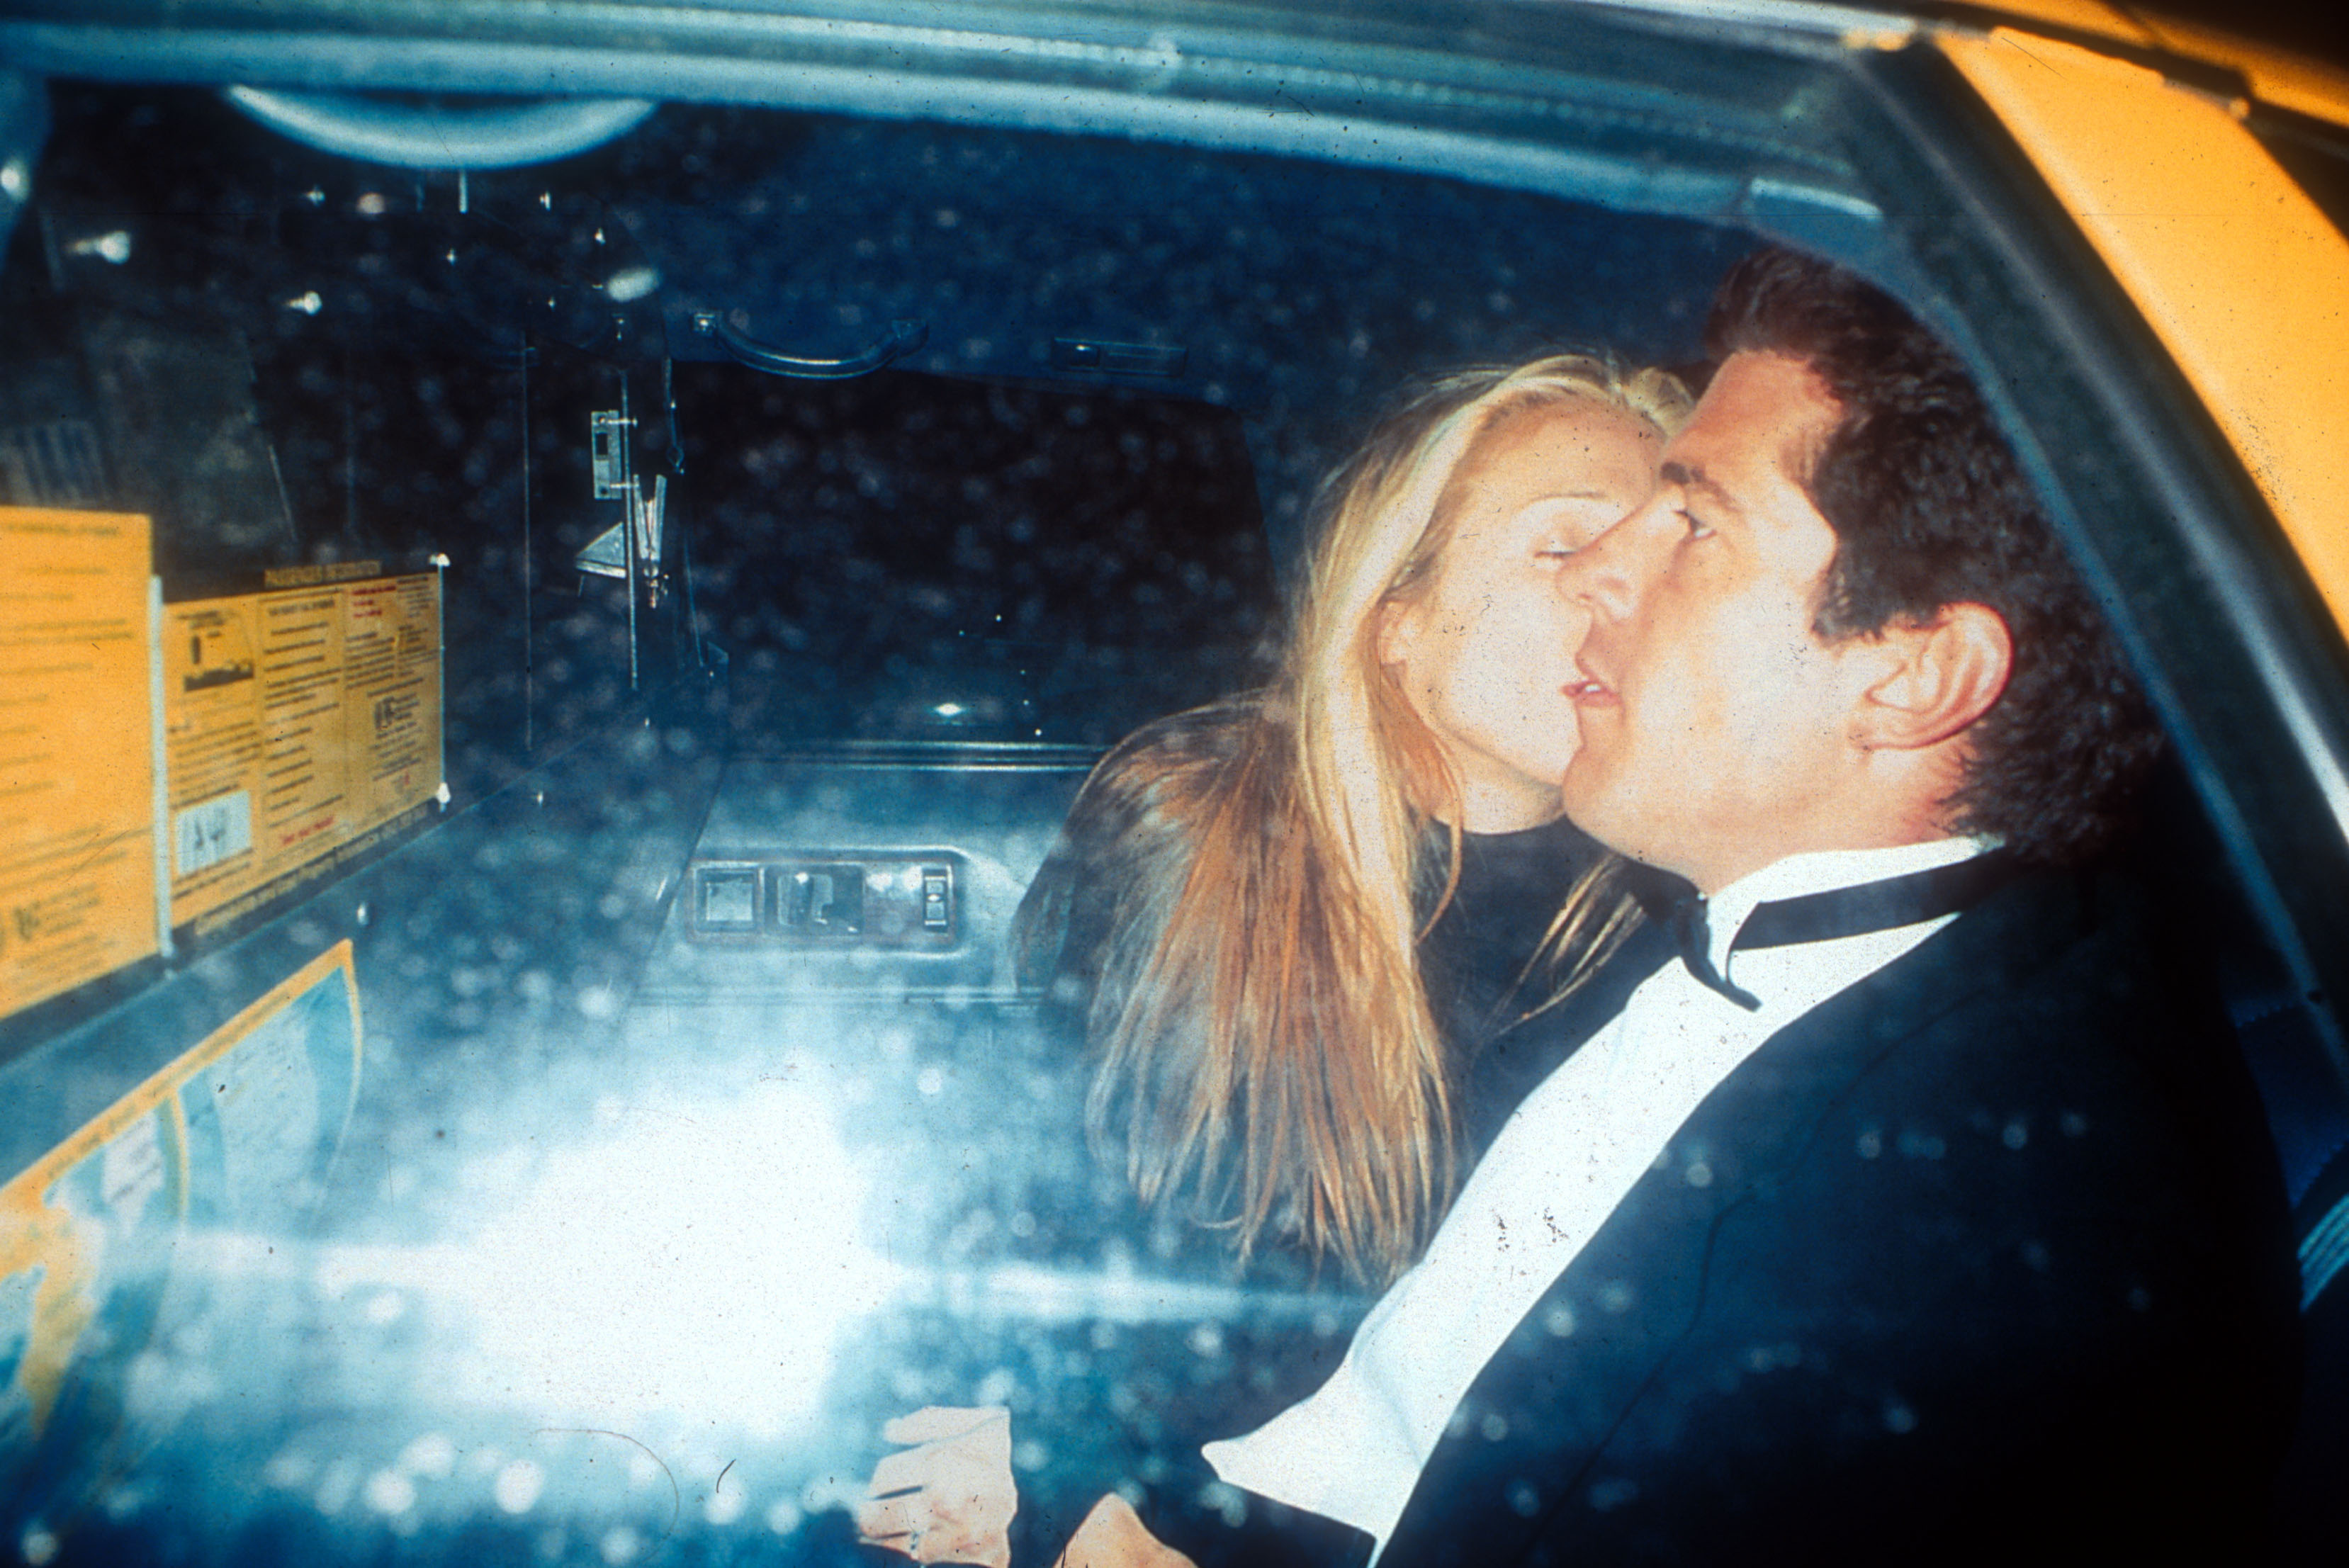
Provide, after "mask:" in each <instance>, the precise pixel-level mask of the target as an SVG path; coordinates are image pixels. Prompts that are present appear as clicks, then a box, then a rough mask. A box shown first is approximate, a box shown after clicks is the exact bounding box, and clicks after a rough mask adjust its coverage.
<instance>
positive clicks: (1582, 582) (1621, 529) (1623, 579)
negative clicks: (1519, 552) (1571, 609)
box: [1557, 507, 1648, 619]
mask: <svg viewBox="0 0 2349 1568" xmlns="http://www.w3.org/2000/svg"><path fill="white" fill-rule="evenodd" d="M1647 510H1648V509H1647V508H1645V507H1642V508H1640V510H1639V511H1633V512H1631V513H1630V514H1629V515H1628V516H1625V517H1623V518H1621V519H1619V520H1618V521H1616V522H1615V523H1614V524H1613V526H1611V527H1609V529H1608V530H1607V531H1606V532H1604V533H1602V534H1600V535H1599V537H1598V538H1596V539H1594V540H1592V541H1591V542H1589V543H1588V544H1586V545H1584V546H1583V547H1582V548H1581V549H1579V550H1578V551H1576V552H1574V553H1573V554H1572V555H1571V556H1569V557H1568V558H1567V562H1566V567H1565V570H1563V571H1562V572H1560V573H1558V577H1557V590H1558V592H1559V593H1563V594H1565V595H1566V596H1567V597H1568V599H1570V600H1572V601H1573V602H1575V603H1578V604H1581V605H1584V606H1586V607H1588V609H1590V610H1591V611H1592V612H1593V613H1594V614H1599V615H1604V616H1609V617H1611V618H1616V619H1620V618H1621V617H1622V616H1623V615H1625V614H1628V613H1629V611H1630V605H1631V601H1632V599H1633V598H1634V596H1635V584H1634V583H1633V571H1632V561H1633V557H1634V556H1635V555H1636V554H1637V550H1636V548H1635V544H1636V540H1637V531H1636V528H1635V526H1634V525H1636V524H1637V523H1638V522H1639V521H1640V520H1641V518H1642V517H1643V516H1644V515H1645V513H1646V511H1647Z"/></svg>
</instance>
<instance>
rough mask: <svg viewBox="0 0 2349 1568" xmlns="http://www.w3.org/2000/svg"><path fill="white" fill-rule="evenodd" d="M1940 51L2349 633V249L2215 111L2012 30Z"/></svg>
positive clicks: (2236, 126) (2192, 97)
mask: <svg viewBox="0 0 2349 1568" xmlns="http://www.w3.org/2000/svg"><path fill="white" fill-rule="evenodd" d="M1935 43H1936V45H1937V46H1939V47H1940V49H1941V50H1942V51H1943V53H1945V54H1946V55H1947V56H1948V57H1949V58H1950V59H1951V61H1952V62H1953V63H1954V64H1955V65H1956V66H1957V67H1958V68H1959V70H1960V71H1961V72H1962V73H1963V74H1964V75H1965V77H1966V78H1967V79H1968V80H1969V81H1970V82H1971V84H1972V85H1973V87H1974V88H1975V90H1977V91H1978V92H1980V93H1981V95H1982V98H1983V100H1984V101H1985V102H1986V103H1987V104H1988V105H1989V106H1990V107H1991V108H1992V110H1993V111H1995V112H1996V113H1997V115H1998V116H1999V118H2000V119H2002V120H2003V121H2004V122H2005V124H2006V126H2007V128H2008V129H2009V130H2010V131H2012V132H2013V135H2014V136H2015V138H2016V139H2018V140H2019V141H2020V142H2021V143H2022V144H2023V150H2025V151H2026V152H2027V153H2028V154H2029V155H2030V156H2031V158H2032V160H2033V162H2034V163H2036V164H2037V166H2038V168H2039V170H2040V171H2041V172H2042V174H2044V176H2045V178H2046V180H2047V181H2048V183H2049V185H2050V186H2051V187H2052V188H2053V190H2054V193H2055V196H2056V198H2057V199H2058V200H2059V201H2062V202H2063V204H2064V207H2065V208H2066V209H2067V210H2068V211H2070V212H2071V214H2072V217H2073V219H2074V221H2075V222H2077V223H2078V225H2079V227H2080V231H2081V232H2082V233H2083V234H2085V236H2086V237H2087V239H2088V241H2089V242H2090V243H2091V244H2093V245H2094V246H2095V249H2096V251H2097V252H2098V253H2100V254H2101V255H2102V256H2103V258H2104V260H2105V262H2106V264H2107V265H2108V266H2109V267H2110V268H2111V269H2112V272H2113V275H2114V276H2115V278H2116V279H2117V280H2118V282H2119V283H2120V285H2121V286H2122V288H2123V289H2125V290H2126V291H2127V294H2129V296H2130V298H2131V299H2132V300H2134V301H2135V303H2136V304H2137V308H2138V309H2139V311H2141V312H2142V313H2143V315H2144V316H2145V318H2146V320H2147V322H2148V323H2149V324H2150V325H2152V327H2153V329H2154V331H2155V332H2156V333H2157V334H2158V335H2159V336H2160V338H2161V341H2162V343H2163V345H2164V346H2166V347H2167V348H2168V351H2169V354H2170V356H2171V357H2172V358H2173V359H2175V360H2176V361H2177V363H2178V366H2179V367H2180V368H2181V369H2182V370H2183V371H2184V372H2185V374H2186V376H2187V377H2188V379H2189V381H2190V382H2191V383H2192V384H2193V386H2194V387H2195V389H2196V391H2197V392H2199V394H2200V396H2201V398H2202V401H2203V403H2204V404H2205V405H2206V406H2207V407H2209V411H2210V414H2211V416H2212V418H2215V419H2216V420H2217V421H2218V423H2219V426H2220V428H2221V429H2222V430H2223V431H2224V432H2225V433H2226V436H2227V438H2228V439H2229V440H2230V442H2232V443H2233V445H2234V448H2235V449H2236V451H2237V452H2238V453H2239V454H2240V456H2241V458H2242V459H2243V462H2244V465H2245V467H2246V468H2248V469H2249V470H2250V472H2251V478H2252V480H2253V481H2254V482H2255V483H2256V484H2257V485H2258V486H2259V488H2260V490H2261V492H2262V493H2263V494H2264V495H2265V496H2266V498H2267V500H2268V503H2269V505H2270V506H2271V508H2272V509H2273V511H2274V512H2275V515H2276V518H2277V520H2278V521H2280V522H2281V523H2282V526H2283V530H2284V532H2285V533H2286V534H2287V535H2288V536H2289V537H2290V539H2291V541H2292V545H2293V547H2294V548H2295V549H2296V550H2297V551H2298V552H2299V554H2300V556H2301V559H2302V562H2303V564H2304V565H2305V566H2306V568H2307V570H2308V572H2309V574H2310V575H2311V576H2312V577H2313V579H2314V581H2315V583H2316V586H2317V588H2318V590H2319V592H2321V593H2323V596H2324V599H2325V603H2327V605H2328V606H2329V607H2330V608H2331V610H2332V613H2333V619H2334V620H2335V621H2336V622H2337V623H2338V624H2341V625H2342V626H2343V627H2344V630H2349V444H2344V440H2343V438H2342V428H2341V419H2340V408H2341V391H2340V388H2341V382H2342V377H2343V376H2344V373H2349V240H2344V238H2343V236H2342V233H2341V232H2340V230H2338V229H2336V228H2335V227H2334V226H2333V223H2332V222H2330V221H2329V220H2328V219H2327V218H2326V217H2325V215H2324V213H2323V211H2320V210H2319V209H2318V208H2317V206H2316V205H2315V203H2314V202H2313V201H2310V200H2309V198H2308V196H2307V194H2306V193H2305V192H2304V191H2302V189H2301V188H2300V186H2299V185H2298V183H2296V182H2295V181H2293V180H2292V177H2291V176H2290V175H2289V174H2288V173H2286V172H2285V171H2284V170H2283V169H2282V166H2280V165H2279V164H2278V163H2277V162H2276V161H2275V160H2274V159H2273V158H2272V157H2271V156H2270V155H2269V153H2268V151H2267V150H2266V149H2265V148H2263V147H2262V146H2261V144H2260V142H2259V140H2258V139H2256V138H2255V137H2253V136H2252V135H2251V132H2250V131H2249V130H2247V129H2245V128H2244V127H2243V125H2242V124H2241V122H2240V120H2239V119H2237V118H2236V116H2235V114H2234V113H2233V112H2232V111H2231V109H2230V106H2228V105H2226V104H2223V103H2220V102H2217V101H2214V100H2213V99H2212V98H2209V97H2208V96H2207V95H2205V94H2202V93H2199V92H2195V91H2191V90H2189V89H2186V88H2179V87H2177V86H2175V85H2173V84H2171V83H2169V82H2168V81H2165V80H2164V79H2163V78H2162V77H2161V76H2160V75H2158V73H2156V72H2154V71H2152V70H2149V69H2147V68H2145V67H2140V66H2137V65H2133V64H2130V63H2128V62H2126V61H2122V60H2117V59H2114V58H2112V57H2109V56H2106V55H2101V54H2098V53H2095V52H2094V51H2092V50H2089V49H2086V48H2082V47H2079V46H2075V45H2072V44H2066V43H2061V42H2057V41H2055V40H2053V39H2049V38H2044V37H2037V36H2031V35H2029V34H2026V33H2021V32H2016V31H2011V30H2008V29H2004V28H2001V29H1998V30H1996V31H1994V32H1992V34H1990V35H1989V36H1962V35H1958V34H1954V33H1952V34H1943V35H1939V36H1936V38H1935Z"/></svg>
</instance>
